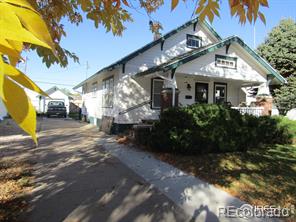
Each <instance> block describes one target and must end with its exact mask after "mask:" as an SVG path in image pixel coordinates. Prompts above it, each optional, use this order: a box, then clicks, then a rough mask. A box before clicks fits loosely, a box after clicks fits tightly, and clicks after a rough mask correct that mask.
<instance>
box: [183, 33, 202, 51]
mask: <svg viewBox="0 0 296 222" xmlns="http://www.w3.org/2000/svg"><path fill="white" fill-rule="evenodd" d="M190 43H195V44H190ZM186 45H187V47H188V48H192V49H198V48H200V47H201V46H202V39H201V37H199V36H197V35H191V34H187V40H186Z"/></svg>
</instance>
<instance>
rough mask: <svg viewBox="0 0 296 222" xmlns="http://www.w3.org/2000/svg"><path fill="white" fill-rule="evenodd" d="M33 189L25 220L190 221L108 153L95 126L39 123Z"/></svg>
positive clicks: (33, 152) (69, 122) (33, 154)
mask: <svg viewBox="0 0 296 222" xmlns="http://www.w3.org/2000/svg"><path fill="white" fill-rule="evenodd" d="M38 127H39V129H40V132H39V146H38V148H34V149H31V151H30V155H31V158H32V159H34V161H35V163H36V164H35V169H34V175H35V186H36V187H35V188H34V190H33V192H32V194H31V200H30V206H31V209H30V212H27V213H26V214H25V215H24V220H25V221H32V222H34V221H38V222H47V221H48V222H51V221H52V222H56V221H97V222H105V221H106V222H115V221H126V222H131V221H139V222H146V221H147V222H148V221H149V222H150V221H169V222H173V221H189V220H190V219H189V218H188V216H187V215H186V214H185V213H184V211H183V210H182V209H181V208H179V207H178V206H176V205H175V204H174V203H173V202H172V201H170V200H169V199H168V198H167V197H166V196H164V195H163V194H161V193H160V192H159V191H158V190H156V189H155V188H152V187H151V185H150V184H147V183H146V182H145V181H144V180H143V179H142V178H141V177H139V176H138V175H136V174H135V173H134V172H133V171H132V170H130V169H129V168H127V167H126V166H125V165H124V164H122V163H121V162H120V161H119V160H118V159H116V158H115V157H113V156H111V155H110V154H109V153H106V152H105V151H104V150H103V149H102V148H101V147H100V146H99V145H97V144H98V143H97V142H98V140H100V138H102V136H103V134H101V133H100V132H98V130H97V129H96V128H95V127H92V126H90V125H86V124H81V123H78V122H74V121H72V120H64V119H41V120H40V121H39V125H38Z"/></svg>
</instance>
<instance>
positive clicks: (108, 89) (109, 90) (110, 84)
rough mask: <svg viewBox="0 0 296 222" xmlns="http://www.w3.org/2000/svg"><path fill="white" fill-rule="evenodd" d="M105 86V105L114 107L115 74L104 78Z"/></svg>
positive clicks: (103, 83) (103, 86)
mask: <svg viewBox="0 0 296 222" xmlns="http://www.w3.org/2000/svg"><path fill="white" fill-rule="evenodd" d="M102 88H103V107H104V108H112V107H113V95H114V78H113V76H112V77H110V78H108V79H104V80H103V81H102Z"/></svg>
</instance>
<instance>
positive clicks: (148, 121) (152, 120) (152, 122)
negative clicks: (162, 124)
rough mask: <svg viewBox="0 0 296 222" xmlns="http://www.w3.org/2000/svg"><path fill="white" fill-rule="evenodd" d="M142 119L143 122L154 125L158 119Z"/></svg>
mask: <svg viewBox="0 0 296 222" xmlns="http://www.w3.org/2000/svg"><path fill="white" fill-rule="evenodd" d="M141 121H142V124H147V125H153V124H154V123H155V122H157V121H158V120H156V119H142V120H141Z"/></svg>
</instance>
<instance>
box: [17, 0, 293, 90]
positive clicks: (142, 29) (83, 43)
mask: <svg viewBox="0 0 296 222" xmlns="http://www.w3.org/2000/svg"><path fill="white" fill-rule="evenodd" d="M269 5H270V7H269V8H268V9H264V10H263V13H264V14H265V17H266V25H264V24H263V23H262V22H261V21H260V20H259V19H258V21H257V22H256V24H255V30H256V31H255V36H256V38H255V39H256V45H258V44H260V43H261V42H263V41H264V38H265V37H266V36H267V34H268V32H270V30H271V29H272V28H273V27H274V26H276V25H277V24H278V23H279V21H280V19H282V18H293V19H294V20H295V19H296V1H295V0H269ZM192 10H193V4H192V3H191V1H187V3H186V4H184V3H183V2H182V1H180V4H179V6H178V7H177V9H176V10H174V11H173V12H171V11H170V0H165V5H164V6H162V7H161V9H159V10H158V11H157V12H156V13H154V14H153V15H152V18H153V19H155V20H158V21H160V22H161V23H162V25H163V28H164V30H163V31H162V33H166V32H168V31H170V30H172V29H174V28H176V27H178V26H180V25H182V24H183V23H185V22H186V21H188V20H190V18H191V15H192ZM130 12H131V13H132V16H133V19H134V22H133V23H127V24H126V27H127V29H126V30H125V31H124V33H123V35H122V36H121V37H118V36H113V35H112V33H106V32H105V30H104V28H103V27H99V28H98V29H96V28H95V27H94V25H93V23H92V22H91V21H88V20H84V22H83V23H82V24H81V25H80V26H78V27H77V26H75V25H71V24H68V23H67V22H66V21H65V23H64V24H65V29H66V32H67V37H66V38H64V39H63V41H62V47H64V48H66V49H68V50H69V51H72V52H75V53H76V54H77V55H78V56H79V59H80V64H78V63H73V62H72V61H71V62H70V63H69V66H68V67H67V68H60V67H59V66H52V67H51V68H49V69H48V68H47V67H46V66H45V64H43V63H42V61H41V59H40V58H39V57H38V56H37V55H36V54H35V53H32V52H29V53H25V54H24V55H23V56H24V57H26V56H27V57H28V62H27V70H26V73H27V75H28V76H29V77H30V78H32V79H33V80H34V81H35V82H36V83H37V84H38V85H39V86H40V87H41V88H42V89H44V90H46V89H48V88H50V87H52V86H53V85H54V84H45V83H44V82H49V83H57V84H61V85H57V86H58V87H61V88H72V86H74V85H76V84H78V83H79V82H81V81H83V80H84V79H85V77H86V76H90V75H92V74H94V73H95V72H97V71H98V70H99V69H101V68H103V67H104V66H107V65H109V64H110V63H113V62H115V61H116V60H118V59H120V58H121V57H123V56H125V55H127V54H128V53H131V52H132V51H134V50H136V49H138V48H140V47H142V46H143V45H145V44H147V43H149V42H151V40H152V33H151V32H150V30H149V25H148V23H149V18H148V17H147V16H146V15H145V14H144V13H139V12H137V11H134V10H131V11H130ZM220 14H221V15H220V18H218V17H216V18H215V19H214V22H213V24H212V26H213V27H214V29H215V30H216V31H217V32H218V33H219V34H220V35H221V36H222V37H223V38H224V37H227V36H231V35H238V36H240V37H241V38H242V39H243V40H244V41H245V42H246V43H247V44H248V45H249V46H251V47H252V48H253V45H254V38H253V36H254V26H253V25H250V24H248V23H247V24H245V25H240V24H239V22H238V19H237V18H231V16H230V12H229V8H228V0H222V5H221V10H220ZM87 62H88V64H89V69H88V70H87V69H86V63H87ZM19 68H20V69H21V70H24V65H23V64H22V65H20V67H19Z"/></svg>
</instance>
